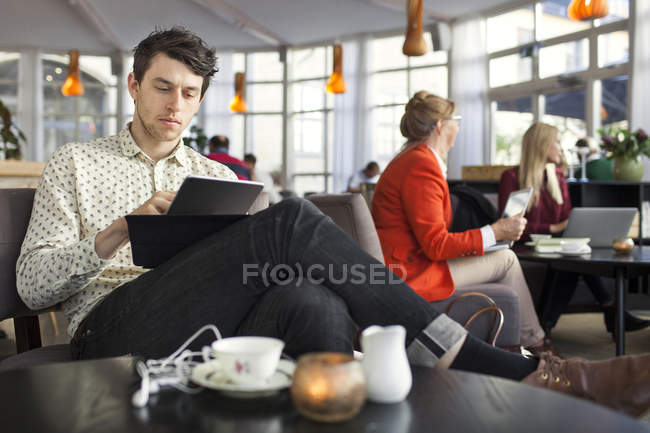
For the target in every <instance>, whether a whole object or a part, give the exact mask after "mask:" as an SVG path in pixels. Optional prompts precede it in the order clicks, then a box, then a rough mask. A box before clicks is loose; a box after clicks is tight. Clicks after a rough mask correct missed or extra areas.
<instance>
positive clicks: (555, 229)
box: [549, 218, 569, 234]
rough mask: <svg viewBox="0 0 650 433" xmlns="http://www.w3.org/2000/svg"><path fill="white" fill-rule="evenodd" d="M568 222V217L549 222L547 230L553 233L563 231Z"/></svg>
mask: <svg viewBox="0 0 650 433" xmlns="http://www.w3.org/2000/svg"><path fill="white" fill-rule="evenodd" d="M568 224H569V219H568V218H567V219H565V220H564V221H561V222H559V223H557V224H551V225H550V226H549V231H550V232H551V233H553V234H555V233H560V232H563V231H564V229H565V228H566V226H567V225H568Z"/></svg>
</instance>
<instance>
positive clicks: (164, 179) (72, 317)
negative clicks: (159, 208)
mask: <svg viewBox="0 0 650 433" xmlns="http://www.w3.org/2000/svg"><path fill="white" fill-rule="evenodd" d="M129 126H130V125H129ZM190 174H197V175H203V176H212V177H220V178H227V179H237V177H236V176H235V174H234V173H233V172H232V171H230V169H228V168H227V167H226V166H224V165H222V164H220V163H218V162H216V161H212V160H210V159H208V158H206V157H204V156H202V155H200V154H199V153H197V152H195V151H193V150H191V149H189V148H188V147H187V146H184V145H183V144H182V142H179V144H178V146H176V148H175V149H174V151H173V152H172V154H171V155H170V156H168V157H167V158H164V159H162V160H160V161H158V162H157V163H155V162H154V161H153V160H152V159H151V158H149V157H148V156H147V155H146V154H145V153H144V152H142V150H141V149H140V148H139V147H138V145H137V144H136V143H135V141H134V140H133V137H132V136H131V133H130V132H129V127H128V126H127V128H125V129H123V130H122V131H120V133H119V134H118V135H114V136H110V137H102V138H98V139H95V140H93V141H90V142H87V143H70V144H66V145H65V146H63V147H61V148H60V149H58V150H57V151H56V152H55V153H54V155H52V158H51V159H50V161H49V162H48V164H47V166H46V167H45V170H44V171H43V175H42V176H41V179H40V181H39V184H38V187H37V190H36V195H35V197H34V208H33V211H32V217H31V220H30V222H29V228H28V229H27V234H26V236H25V240H24V242H23V245H22V249H21V252H20V257H19V258H18V263H17V265H16V280H17V286H18V294H19V295H20V297H21V298H22V300H23V301H24V302H25V304H27V306H28V307H29V308H32V309H35V310H36V309H41V308H46V307H49V306H52V305H55V304H57V303H59V302H61V305H62V309H63V312H64V313H65V315H66V317H67V318H68V320H69V322H70V325H69V326H68V335H69V336H70V337H72V336H73V335H74V332H75V331H76V329H77V326H78V325H79V323H80V322H81V320H82V319H83V318H84V317H86V315H87V314H88V312H90V310H91V309H92V308H93V307H94V306H95V305H96V304H97V303H98V302H99V301H101V300H102V299H103V298H104V297H105V296H106V295H108V294H109V293H110V292H111V291H112V290H113V289H115V288H116V287H118V286H120V285H122V284H124V283H126V282H128V281H131V280H132V279H134V278H137V277H138V276H139V275H141V274H143V273H145V272H146V271H147V270H146V269H144V268H141V267H139V266H135V265H134V264H133V260H132V257H131V246H130V244H127V245H126V246H125V247H123V248H122V249H120V250H119V251H118V253H117V254H116V256H115V257H114V258H112V259H110V260H103V259H101V258H99V256H98V255H97V253H96V252H95V236H96V235H97V233H98V232H100V231H101V230H103V229H105V228H106V227H108V226H109V225H110V224H111V223H112V222H113V221H115V220H117V219H118V218H120V217H123V216H124V215H127V214H129V213H131V212H132V211H133V210H135V209H136V208H138V207H140V205H142V204H143V203H144V202H145V201H147V200H148V199H149V198H150V197H151V196H152V195H153V193H154V192H157V191H163V190H171V191H177V190H178V188H179V187H180V184H181V183H182V181H183V179H185V177H186V176H188V175H190Z"/></svg>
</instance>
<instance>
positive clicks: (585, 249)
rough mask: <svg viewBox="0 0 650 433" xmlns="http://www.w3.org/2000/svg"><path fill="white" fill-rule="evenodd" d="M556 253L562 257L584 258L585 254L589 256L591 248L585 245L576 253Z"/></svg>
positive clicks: (561, 251)
mask: <svg viewBox="0 0 650 433" xmlns="http://www.w3.org/2000/svg"><path fill="white" fill-rule="evenodd" d="M558 252H559V253H560V254H562V255H563V256H584V255H585V254H591V247H590V246H589V245H585V246H584V247H583V248H581V249H579V250H578V251H563V250H560V251H558Z"/></svg>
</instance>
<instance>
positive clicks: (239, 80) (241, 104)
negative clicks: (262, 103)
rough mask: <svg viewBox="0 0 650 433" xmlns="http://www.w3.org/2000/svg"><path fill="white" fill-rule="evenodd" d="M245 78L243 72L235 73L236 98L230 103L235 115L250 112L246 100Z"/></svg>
mask: <svg viewBox="0 0 650 433" xmlns="http://www.w3.org/2000/svg"><path fill="white" fill-rule="evenodd" d="M244 77H245V76H244V73H243V72H237V73H235V96H234V97H233V98H232V101H231V102H230V109H231V110H232V111H234V112H235V113H245V112H246V110H248V108H247V107H246V100H245V99H244V84H245V80H244Z"/></svg>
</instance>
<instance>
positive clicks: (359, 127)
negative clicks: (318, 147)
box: [331, 39, 371, 193]
mask: <svg viewBox="0 0 650 433" xmlns="http://www.w3.org/2000/svg"><path fill="white" fill-rule="evenodd" d="M367 42H368V41H367V40H366V39H362V40H357V41H351V42H346V43H344V44H342V45H343V77H344V78H345V82H346V84H347V91H346V92H345V93H343V94H339V95H335V97H334V137H333V139H334V140H333V143H334V146H333V147H334V148H333V152H332V153H333V156H332V157H333V161H332V175H333V178H334V179H333V180H334V189H333V191H331V192H334V193H338V192H341V191H345V189H346V188H347V182H348V178H349V177H350V175H352V173H354V172H355V171H357V170H359V169H360V168H362V167H363V166H365V164H366V163H367V162H368V161H369V159H370V155H371V149H370V144H371V143H370V142H369V141H368V140H367V134H368V129H369V128H368V126H367V124H368V121H369V119H368V103H367V87H368V67H367V52H368V50H367Z"/></svg>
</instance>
